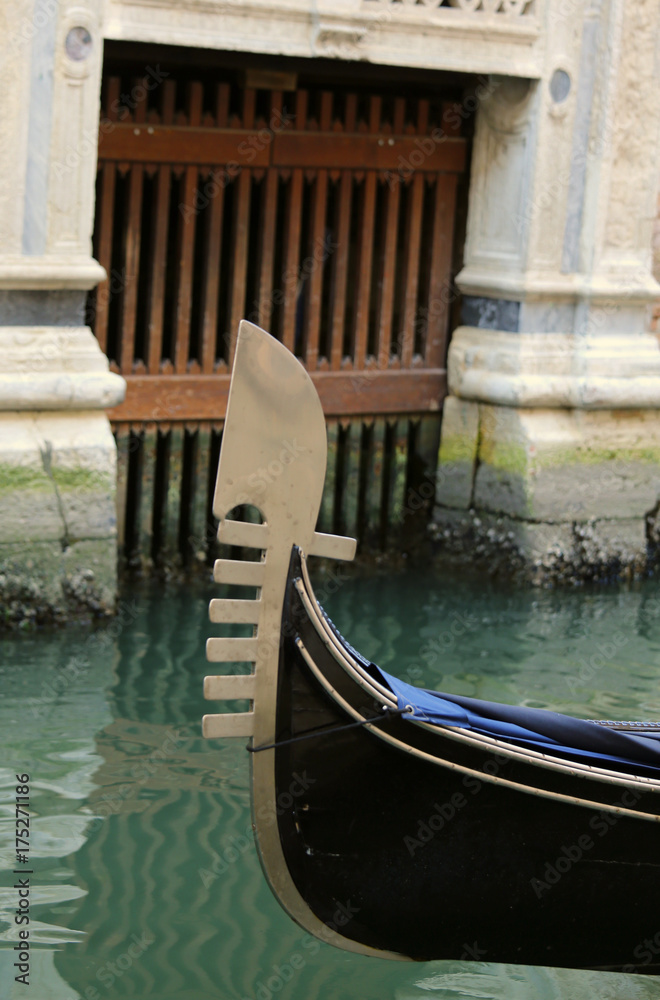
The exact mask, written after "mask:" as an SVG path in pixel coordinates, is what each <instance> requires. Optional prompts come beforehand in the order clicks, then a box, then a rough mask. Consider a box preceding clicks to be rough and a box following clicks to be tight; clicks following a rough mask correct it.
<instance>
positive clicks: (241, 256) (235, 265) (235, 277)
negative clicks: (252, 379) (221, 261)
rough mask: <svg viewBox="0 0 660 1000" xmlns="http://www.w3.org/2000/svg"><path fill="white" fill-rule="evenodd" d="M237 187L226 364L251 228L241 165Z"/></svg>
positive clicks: (240, 311) (241, 304) (247, 182)
mask: <svg viewBox="0 0 660 1000" xmlns="http://www.w3.org/2000/svg"><path fill="white" fill-rule="evenodd" d="M235 183H236V185H237V187H238V191H237V195H236V204H235V209H234V226H233V239H232V245H233V254H234V259H233V261H232V270H231V285H230V288H231V310H230V313H229V331H228V333H229V358H228V361H229V367H230V368H231V366H232V364H233V362H234V352H235V350H236V337H237V335H238V324H239V323H240V321H241V320H242V319H243V318H244V315H245V289H246V282H247V263H248V238H249V230H250V187H251V177H250V171H249V170H248V169H246V168H245V167H243V169H242V170H241V172H240V174H239V176H238V179H237V180H236V181H235Z"/></svg>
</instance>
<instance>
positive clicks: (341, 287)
mask: <svg viewBox="0 0 660 1000" xmlns="http://www.w3.org/2000/svg"><path fill="white" fill-rule="evenodd" d="M351 193H352V177H351V171H350V170H342V172H341V180H340V182H339V211H338V218H337V249H336V250H335V259H334V263H333V272H332V297H331V308H332V328H331V348H330V367H331V368H332V369H333V370H334V371H338V370H339V369H340V368H341V362H342V358H343V354H344V322H345V317H346V285H347V278H348V254H349V250H350V235H351V233H350V229H351Z"/></svg>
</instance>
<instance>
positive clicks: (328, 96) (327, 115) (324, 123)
mask: <svg viewBox="0 0 660 1000" xmlns="http://www.w3.org/2000/svg"><path fill="white" fill-rule="evenodd" d="M331 124H332V91H331V90H324V91H323V92H322V93H321V108H320V114H319V128H320V130H321V132H329V131H330V126H331Z"/></svg>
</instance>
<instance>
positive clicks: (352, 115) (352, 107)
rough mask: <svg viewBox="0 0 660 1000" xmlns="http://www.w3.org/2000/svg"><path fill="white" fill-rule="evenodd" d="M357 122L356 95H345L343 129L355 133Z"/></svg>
mask: <svg viewBox="0 0 660 1000" xmlns="http://www.w3.org/2000/svg"><path fill="white" fill-rule="evenodd" d="M356 121H357V94H347V95H346V110H345V113H344V128H345V130H346V131H347V132H355V124H356Z"/></svg>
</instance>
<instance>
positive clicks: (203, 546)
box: [188, 423, 214, 559]
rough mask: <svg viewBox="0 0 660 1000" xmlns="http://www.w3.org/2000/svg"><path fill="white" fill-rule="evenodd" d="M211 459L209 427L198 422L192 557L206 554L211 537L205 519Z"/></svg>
mask: <svg viewBox="0 0 660 1000" xmlns="http://www.w3.org/2000/svg"><path fill="white" fill-rule="evenodd" d="M210 459H211V428H210V426H209V424H208V423H200V424H199V426H198V428H197V433H196V435H195V457H194V477H193V490H192V503H191V507H190V537H189V540H188V543H189V547H190V551H191V553H192V555H193V557H194V558H196V559H201V558H203V557H205V556H206V552H207V550H208V547H209V542H210V541H211V539H212V537H213V534H214V532H213V526H212V525H209V524H208V523H207V520H206V496H207V491H208V481H209V463H210Z"/></svg>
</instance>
